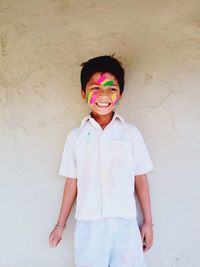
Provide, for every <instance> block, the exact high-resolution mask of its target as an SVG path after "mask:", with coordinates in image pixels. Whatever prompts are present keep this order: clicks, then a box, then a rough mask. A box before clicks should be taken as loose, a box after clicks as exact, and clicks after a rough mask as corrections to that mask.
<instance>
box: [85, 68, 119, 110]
mask: <svg viewBox="0 0 200 267" xmlns="http://www.w3.org/2000/svg"><path fill="white" fill-rule="evenodd" d="M81 94H82V97H83V98H84V99H85V100H86V102H87V103H88V105H89V106H90V108H91V110H92V112H93V113H96V114H98V115H106V114H109V113H112V112H113V110H114V108H115V106H116V105H117V104H118V103H119V100H120V98H121V95H120V88H119V84H118V81H117V79H116V78H115V77H114V76H113V75H112V74H111V73H108V72H106V73H104V74H101V73H100V72H97V73H95V74H93V75H92V76H91V78H90V80H89V81H88V83H87V85H86V89H85V92H84V91H81Z"/></svg>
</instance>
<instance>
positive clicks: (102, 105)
mask: <svg viewBox="0 0 200 267" xmlns="http://www.w3.org/2000/svg"><path fill="white" fill-rule="evenodd" d="M97 105H98V106H100V107H108V106H109V105H110V103H97Z"/></svg>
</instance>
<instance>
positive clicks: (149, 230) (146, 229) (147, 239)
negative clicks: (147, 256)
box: [140, 223, 153, 252]
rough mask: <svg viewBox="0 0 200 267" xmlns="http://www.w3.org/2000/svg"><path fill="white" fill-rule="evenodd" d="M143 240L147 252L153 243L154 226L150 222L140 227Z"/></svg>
mask: <svg viewBox="0 0 200 267" xmlns="http://www.w3.org/2000/svg"><path fill="white" fill-rule="evenodd" d="M140 233H141V237H142V242H143V250H144V252H146V251H147V250H148V249H150V248H151V246H152V245H153V227H152V225H150V224H147V223H143V224H142V226H141V228H140Z"/></svg>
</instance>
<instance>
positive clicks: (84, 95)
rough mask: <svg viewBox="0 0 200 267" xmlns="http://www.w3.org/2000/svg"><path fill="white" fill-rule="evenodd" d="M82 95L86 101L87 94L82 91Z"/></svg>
mask: <svg viewBox="0 0 200 267" xmlns="http://www.w3.org/2000/svg"><path fill="white" fill-rule="evenodd" d="M81 95H82V97H83V99H86V94H85V92H84V91H83V90H81Z"/></svg>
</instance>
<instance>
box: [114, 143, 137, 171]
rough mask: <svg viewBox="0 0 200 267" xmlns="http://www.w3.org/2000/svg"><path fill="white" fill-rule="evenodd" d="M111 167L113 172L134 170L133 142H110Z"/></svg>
mask: <svg viewBox="0 0 200 267" xmlns="http://www.w3.org/2000/svg"><path fill="white" fill-rule="evenodd" d="M109 165H110V168H111V169H113V170H115V169H116V170H120V169H121V170H133V155H132V149H131V142H129V141H123V140H112V141H110V144H109Z"/></svg>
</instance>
